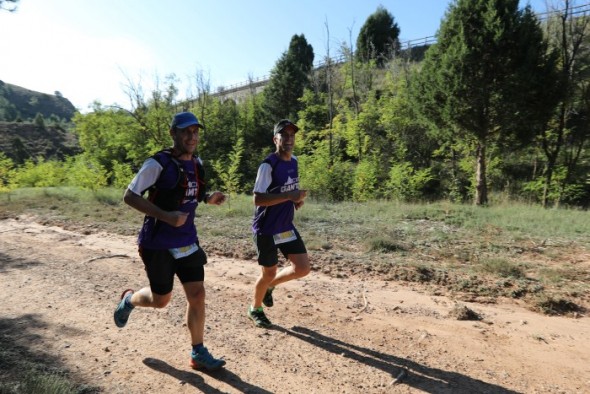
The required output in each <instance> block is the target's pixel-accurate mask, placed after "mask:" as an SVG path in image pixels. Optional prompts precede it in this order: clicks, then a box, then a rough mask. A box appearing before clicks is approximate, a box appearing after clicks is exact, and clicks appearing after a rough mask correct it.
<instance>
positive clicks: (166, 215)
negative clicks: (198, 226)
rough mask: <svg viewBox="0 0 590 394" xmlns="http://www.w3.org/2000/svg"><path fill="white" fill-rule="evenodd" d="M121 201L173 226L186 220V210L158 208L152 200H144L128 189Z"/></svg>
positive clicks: (180, 224)
mask: <svg viewBox="0 0 590 394" xmlns="http://www.w3.org/2000/svg"><path fill="white" fill-rule="evenodd" d="M123 201H125V203H126V204H127V205H129V206H130V207H132V208H135V209H137V210H138V211H139V212H141V213H143V214H145V215H148V216H152V217H154V218H156V219H158V220H161V221H163V222H164V223H168V224H169V225H171V226H173V227H180V226H182V225H183V224H184V223H185V222H186V219H187V217H188V213H187V212H181V211H171V212H168V211H164V210H163V209H161V208H159V207H158V206H156V205H155V204H153V203H152V202H150V201H148V200H146V199H145V198H143V197H142V196H140V195H137V194H135V193H133V192H132V191H131V190H129V189H127V190H126V191H125V195H124V196H123Z"/></svg>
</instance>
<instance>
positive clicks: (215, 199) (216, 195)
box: [205, 191, 226, 205]
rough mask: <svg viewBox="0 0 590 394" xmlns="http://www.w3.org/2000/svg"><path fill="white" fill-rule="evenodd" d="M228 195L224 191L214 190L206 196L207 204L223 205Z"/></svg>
mask: <svg viewBox="0 0 590 394" xmlns="http://www.w3.org/2000/svg"><path fill="white" fill-rule="evenodd" d="M225 199H226V196H225V194H223V193H222V192H218V191H214V192H213V193H211V194H208V195H207V196H206V197H205V203H206V204H212V205H221V204H223V203H224V202H225Z"/></svg>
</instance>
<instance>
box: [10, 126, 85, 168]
mask: <svg viewBox="0 0 590 394" xmlns="http://www.w3.org/2000/svg"><path fill="white" fill-rule="evenodd" d="M0 152H2V153H4V154H5V155H6V156H8V157H9V158H11V159H12V160H13V161H14V162H15V163H16V164H22V163H23V162H24V161H25V160H27V159H36V158H38V157H43V158H44V159H46V160H49V159H59V160H61V159H63V158H64V157H66V156H72V155H75V154H77V153H80V152H81V149H80V147H79V144H78V139H77V138H76V135H75V134H73V133H72V132H69V131H66V130H65V129H64V128H62V127H61V126H44V127H41V126H38V125H36V124H34V123H17V122H1V121H0Z"/></svg>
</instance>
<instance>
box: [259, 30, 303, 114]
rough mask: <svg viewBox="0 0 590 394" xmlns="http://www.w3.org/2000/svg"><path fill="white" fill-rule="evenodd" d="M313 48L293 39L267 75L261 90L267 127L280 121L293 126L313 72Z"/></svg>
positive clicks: (299, 38) (297, 36) (300, 36)
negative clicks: (282, 120)
mask: <svg viewBox="0 0 590 394" xmlns="http://www.w3.org/2000/svg"><path fill="white" fill-rule="evenodd" d="M313 59H314V53H313V48H312V46H311V45H310V44H308V43H307V40H306V39H305V36H304V35H303V34H302V35H294V36H293V37H292V38H291V42H290V44H289V49H288V50H287V52H285V53H283V54H282V55H281V57H280V58H279V60H278V61H277V63H276V64H275V66H274V68H273V69H272V71H271V73H270V78H269V81H268V84H267V85H266V87H265V88H264V91H263V94H264V101H265V108H266V111H267V113H268V117H269V125H270V124H272V123H274V122H276V121H277V120H279V119H282V118H289V119H291V120H292V121H294V122H296V121H297V117H298V112H299V110H300V109H301V104H300V103H299V98H300V97H301V96H302V95H303V90H304V89H305V88H306V87H308V86H309V85H310V79H309V74H310V72H311V70H312V69H313Z"/></svg>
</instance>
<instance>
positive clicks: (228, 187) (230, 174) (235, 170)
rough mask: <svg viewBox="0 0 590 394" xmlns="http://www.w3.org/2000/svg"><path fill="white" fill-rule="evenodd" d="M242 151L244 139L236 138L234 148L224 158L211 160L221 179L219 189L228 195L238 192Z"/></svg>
mask: <svg viewBox="0 0 590 394" xmlns="http://www.w3.org/2000/svg"><path fill="white" fill-rule="evenodd" d="M243 153H244V139H243V138H238V141H237V143H236V145H235V146H234V149H233V150H232V151H231V153H230V154H229V155H228V157H227V158H225V159H217V160H215V161H214V162H213V167H214V168H215V172H217V176H218V177H219V179H220V180H221V189H222V190H224V191H225V192H227V193H228V194H229V195H230V197H232V196H235V195H236V194H238V192H240V186H241V182H240V167H241V162H242V154H243Z"/></svg>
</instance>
